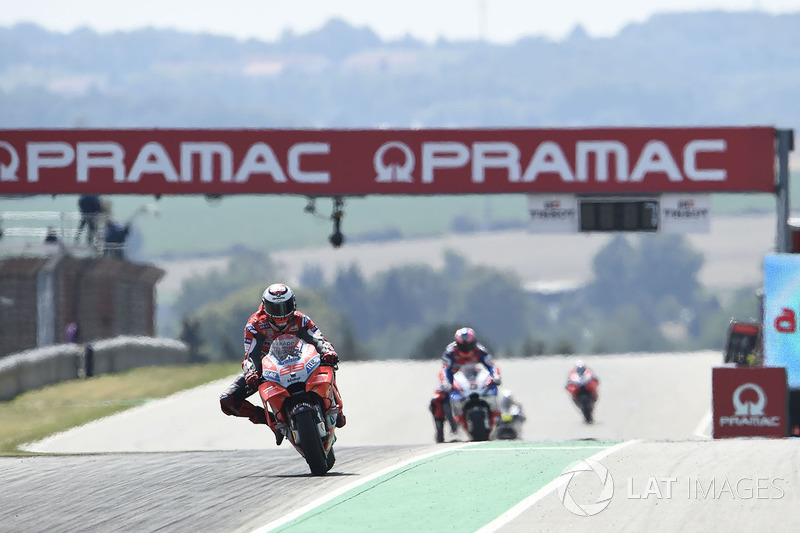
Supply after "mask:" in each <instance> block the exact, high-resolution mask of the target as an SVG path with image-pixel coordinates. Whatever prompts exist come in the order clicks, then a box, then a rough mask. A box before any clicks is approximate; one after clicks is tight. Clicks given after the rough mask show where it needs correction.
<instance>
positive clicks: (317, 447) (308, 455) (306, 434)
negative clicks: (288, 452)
mask: <svg viewBox="0 0 800 533" xmlns="http://www.w3.org/2000/svg"><path fill="white" fill-rule="evenodd" d="M295 424H297V433H299V435H300V448H301V449H302V450H303V456H304V457H305V459H306V463H308V467H309V468H310V469H311V473H312V474H313V475H315V476H324V475H325V474H326V473H327V472H328V470H329V469H330V467H329V466H328V458H327V457H326V456H325V448H324V447H323V445H322V439H320V437H319V433H318V432H317V418H316V416H314V411H301V412H299V413H297V415H295ZM331 466H333V464H331Z"/></svg>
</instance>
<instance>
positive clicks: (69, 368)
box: [0, 337, 189, 401]
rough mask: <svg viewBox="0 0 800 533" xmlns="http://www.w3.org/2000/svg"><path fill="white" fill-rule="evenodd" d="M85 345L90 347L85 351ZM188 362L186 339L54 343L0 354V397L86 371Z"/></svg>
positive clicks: (110, 372)
mask: <svg viewBox="0 0 800 533" xmlns="http://www.w3.org/2000/svg"><path fill="white" fill-rule="evenodd" d="M87 346H90V347H91V349H90V350H89V351H88V352H87V350H86V349H85V348H86V347H87ZM188 362H189V346H188V345H187V344H186V343H184V342H181V341H178V340H174V339H166V338H153V337H116V338H113V339H102V340H98V341H94V342H92V343H88V344H58V345H54V346H47V347H45V348H36V349H33V350H26V351H24V352H20V353H17V354H12V355H9V356H6V357H3V358H0V401H5V400H10V399H11V398H14V397H15V396H17V395H18V394H21V393H23V392H25V391H29V390H32V389H38V388H40V387H44V386H45V385H51V384H53V383H59V382H61V381H67V380H70V379H77V378H79V377H84V376H86V375H89V376H92V375H99V374H113V373H116V372H123V371H125V370H130V369H132V368H137V367H142V366H165V365H183V364H188Z"/></svg>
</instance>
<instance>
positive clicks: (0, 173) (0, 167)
mask: <svg viewBox="0 0 800 533" xmlns="http://www.w3.org/2000/svg"><path fill="white" fill-rule="evenodd" d="M3 152H6V153H8V155H9V161H8V164H7V165H6V164H3V162H4V161H5V158H4V157H3ZM17 170H19V154H18V153H17V151H16V150H15V149H14V147H13V146H11V145H10V144H9V143H7V142H6V141H0V181H19V178H17Z"/></svg>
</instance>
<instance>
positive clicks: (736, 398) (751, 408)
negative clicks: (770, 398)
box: [733, 383, 767, 416]
mask: <svg viewBox="0 0 800 533" xmlns="http://www.w3.org/2000/svg"><path fill="white" fill-rule="evenodd" d="M746 390H752V391H754V392H755V393H756V395H757V396H758V399H757V400H756V401H755V402H743V401H742V393H743V392H744V391H746ZM766 404H767V395H766V394H764V389H762V388H761V387H759V386H758V385H756V384H755V383H745V384H743V385H739V387H738V388H737V389H736V390H735V391H733V408H734V414H735V415H737V416H747V415H763V414H764V406H765V405H766Z"/></svg>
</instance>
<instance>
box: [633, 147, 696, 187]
mask: <svg viewBox="0 0 800 533" xmlns="http://www.w3.org/2000/svg"><path fill="white" fill-rule="evenodd" d="M650 172H665V173H666V174H667V177H668V178H669V181H681V180H682V179H683V177H682V176H681V171H680V170H678V165H677V164H675V160H674V159H672V154H671V153H670V151H669V146H667V145H666V144H664V143H663V142H661V141H650V142H648V143H647V144H646V145H645V146H644V149H643V150H642V154H641V155H640V156H639V160H638V161H637V162H636V166H635V167H633V172H632V173H631V181H632V182H634V183H636V182H640V181H643V180H644V176H645V174H648V173H650Z"/></svg>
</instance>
